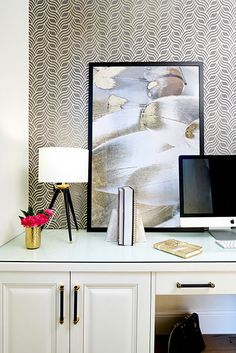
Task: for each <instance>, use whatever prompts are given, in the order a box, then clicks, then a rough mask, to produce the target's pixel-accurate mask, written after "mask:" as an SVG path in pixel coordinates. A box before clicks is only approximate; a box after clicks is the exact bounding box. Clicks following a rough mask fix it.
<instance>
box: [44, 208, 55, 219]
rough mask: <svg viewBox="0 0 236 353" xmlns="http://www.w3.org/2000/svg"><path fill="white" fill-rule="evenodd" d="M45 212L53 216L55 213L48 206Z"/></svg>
mask: <svg viewBox="0 0 236 353" xmlns="http://www.w3.org/2000/svg"><path fill="white" fill-rule="evenodd" d="M44 213H45V214H46V215H47V216H49V217H52V215H53V212H52V210H50V209H49V208H47V209H46V210H45V211H44Z"/></svg>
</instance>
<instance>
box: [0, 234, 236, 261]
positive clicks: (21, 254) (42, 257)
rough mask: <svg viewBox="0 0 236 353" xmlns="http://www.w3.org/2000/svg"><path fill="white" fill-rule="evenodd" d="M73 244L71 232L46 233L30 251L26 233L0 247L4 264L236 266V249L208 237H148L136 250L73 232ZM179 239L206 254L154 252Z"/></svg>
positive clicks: (99, 235)
mask: <svg viewBox="0 0 236 353" xmlns="http://www.w3.org/2000/svg"><path fill="white" fill-rule="evenodd" d="M72 234H73V242H72V243H69V238H68V231H67V230H47V229H44V230H43V231H42V235H41V237H42V238H41V247H40V248H39V249H35V250H28V249H26V248H25V244H24V233H22V234H20V235H19V236H17V237H16V238H14V239H13V240H11V241H10V242H8V243H7V244H5V245H3V246H2V247H0V262H57V263H58V262H70V263H73V262H75V263H107V262H112V263H114V262H115V263H166V262H167V263H175V262H178V263H181V262H185V263H186V262H188V263H189V262H190V263H192V262H195V263H196V262H197V263H202V262H236V249H230V250H228V249H223V248H221V247H220V246H219V245H217V244H216V243H215V240H214V238H212V237H211V236H210V235H209V234H208V233H207V232H205V233H180V232H169V233H165V232H164V233H159V232H155V233H146V237H147V241H146V242H144V243H136V244H134V246H118V245H117V243H116V242H108V241H106V233H99V232H98V233H94V232H86V231H85V230H79V231H78V232H77V231H73V232H72ZM169 238H175V239H178V240H182V241H187V242H191V243H195V244H199V245H202V246H203V252H202V253H201V254H198V255H196V256H193V257H191V258H189V259H182V258H180V257H177V256H175V255H171V254H167V253H165V252H162V251H159V250H156V249H154V248H153V244H154V243H156V242H158V241H163V240H166V239H169Z"/></svg>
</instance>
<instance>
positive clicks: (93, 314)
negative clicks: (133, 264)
mask: <svg viewBox="0 0 236 353" xmlns="http://www.w3.org/2000/svg"><path fill="white" fill-rule="evenodd" d="M78 288H79V289H78ZM71 292H72V294H71V295H72V298H71V303H72V305H71V319H72V324H71V325H72V327H71V353H149V344H150V343H149V335H150V274H148V273H137V274H136V273H93V274H91V273H72V279H71ZM76 292H77V298H76ZM75 299H77V300H75ZM76 305H77V312H76V313H75V312H74V309H76ZM74 315H75V316H77V320H75V323H73V318H74ZM74 319H76V317H75V318H74ZM78 320H79V321H78ZM76 321H78V322H77V323H76Z"/></svg>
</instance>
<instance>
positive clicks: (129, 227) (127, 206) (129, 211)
mask: <svg viewBox="0 0 236 353" xmlns="http://www.w3.org/2000/svg"><path fill="white" fill-rule="evenodd" d="M123 190H124V215H123V217H124V241H123V245H133V242H134V189H133V188H132V187H130V186H124V187H123Z"/></svg>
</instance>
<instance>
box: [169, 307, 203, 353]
mask: <svg viewBox="0 0 236 353" xmlns="http://www.w3.org/2000/svg"><path fill="white" fill-rule="evenodd" d="M204 348H205V343H204V340H203V337H202V333H201V329H200V326H199V318H198V314H196V313H193V314H191V315H189V316H187V317H186V318H185V319H184V320H183V321H181V322H179V323H176V324H175V325H174V327H173V329H172V331H171V333H170V335H169V340H168V353H200V352H202V350H203V349H204Z"/></svg>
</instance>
